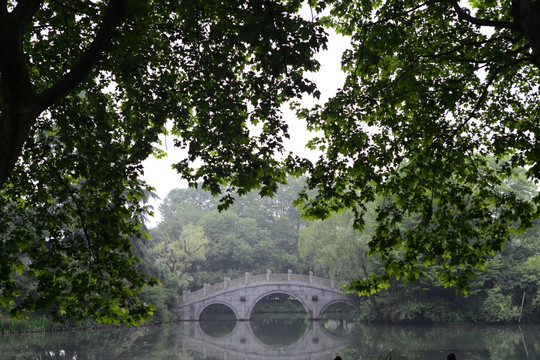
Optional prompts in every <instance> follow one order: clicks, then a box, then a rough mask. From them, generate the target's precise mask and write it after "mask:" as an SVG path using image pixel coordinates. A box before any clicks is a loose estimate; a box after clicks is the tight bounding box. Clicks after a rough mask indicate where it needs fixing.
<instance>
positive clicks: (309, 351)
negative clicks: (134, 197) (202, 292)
mask: <svg viewBox="0 0 540 360" xmlns="http://www.w3.org/2000/svg"><path fill="white" fill-rule="evenodd" d="M390 351H393V353H394V355H396V356H397V359H433V360H439V359H441V360H445V359H446V355H447V354H448V353H449V352H454V353H456V355H457V358H458V359H459V360H463V359H471V360H472V359H501V360H503V359H505V360H513V359H540V326H537V325H535V326H530V325H529V326H521V328H520V327H518V326H490V327H488V326H475V327H453V326H374V325H362V324H351V323H349V322H347V321H346V320H343V319H342V320H337V319H336V320H332V319H326V320H325V321H322V322H309V321H308V320H307V319H305V318H303V317H298V316H293V315H285V316H283V315H276V316H272V317H268V316H261V317H259V318H257V319H255V320H252V321H244V322H236V321H234V320H233V321H204V322H180V323H176V324H167V325H162V326H153V327H139V328H133V329H127V328H126V329H116V330H98V331H77V332H64V333H45V334H44V333H38V334H21V335H9V336H1V335H0V359H9V360H11V359H60V360H64V359H70V360H86V359H92V360H101V359H103V360H105V359H106V360H110V359H177V360H199V359H208V360H214V359H215V360H244V359H245V360H265V359H268V360H270V359H290V360H293V359H294V360H304V359H305V360H308V359H309V360H319V359H320V360H322V359H325V360H332V359H333V358H334V357H335V356H336V355H340V356H341V357H342V358H343V359H344V360H357V359H358V360H359V359H378V358H379V357H380V356H381V355H383V356H384V355H386V354H388V352H390Z"/></svg>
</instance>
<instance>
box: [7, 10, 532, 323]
mask: <svg viewBox="0 0 540 360" xmlns="http://www.w3.org/2000/svg"><path fill="white" fill-rule="evenodd" d="M308 5H309V6H312V7H313V9H312V10H314V11H315V12H322V11H323V9H325V8H326V7H327V6H331V7H330V10H329V15H328V16H326V17H324V18H322V19H304V18H302V17H301V16H300V15H299V14H298V12H299V9H300V6H301V2H300V1H299V0H287V1H277V0H249V1H239V0H232V1H227V2H222V1H215V0H209V1H204V2H197V1H195V2H178V1H173V0H141V1H130V0H109V1H107V2H80V1H74V0H64V1H56V0H55V1H49V0H45V1H38V0H28V1H21V2H12V1H0V49H1V52H0V53H1V54H2V56H0V109H1V113H0V185H1V186H2V187H1V189H0V211H1V212H0V217H1V218H0V301H1V304H3V305H6V304H13V303H14V306H13V307H12V315H14V316H21V314H22V313H23V312H24V311H35V310H40V309H48V310H49V311H50V312H51V314H52V315H53V316H54V317H55V319H58V320H65V319H67V318H69V317H75V318H78V319H82V318H85V317H89V316H91V317H95V318H97V319H99V320H101V321H106V322H119V321H127V322H130V323H136V322H138V321H140V320H142V319H145V318H147V316H148V314H149V313H150V312H151V311H152V308H151V307H149V306H146V305H145V304H144V302H142V301H140V300H139V299H138V298H137V295H136V294H137V292H138V291H139V290H140V289H141V288H142V287H143V286H144V285H145V284H153V283H155V280H154V279H152V278H149V277H147V276H145V275H144V274H143V273H142V271H141V269H140V268H139V267H138V265H137V263H138V260H137V259H136V257H135V256H133V253H132V244H131V242H132V241H135V242H137V241H138V242H139V243H141V242H143V241H142V240H141V238H142V237H144V235H143V231H142V227H141V222H140V218H141V217H144V215H145V213H146V212H147V211H148V210H147V209H146V208H145V206H144V205H142V204H141V202H142V201H143V198H144V196H145V193H146V192H147V191H148V190H149V188H148V186H147V185H146V184H144V183H141V182H140V181H138V180H137V177H138V176H139V175H140V174H141V172H142V167H141V162H142V160H144V159H146V158H147V157H148V156H149V155H150V154H151V153H152V152H153V151H154V149H153V145H152V144H154V143H155V142H157V141H158V135H159V134H166V133H167V131H166V130H165V122H166V121H170V122H171V123H172V130H171V132H170V133H171V134H172V135H174V136H176V140H175V145H176V146H178V147H180V148H182V149H184V150H186V151H187V155H186V158H185V159H182V160H179V161H178V162H177V163H176V164H175V166H174V167H175V169H176V170H178V172H179V173H180V175H181V176H182V177H184V178H185V179H187V180H188V181H190V184H191V185H192V186H201V187H202V188H203V189H206V190H210V192H211V193H212V195H217V194H221V195H222V197H221V200H220V202H219V204H217V205H216V206H217V209H218V210H222V209H224V208H226V207H228V206H231V205H232V204H233V202H234V198H235V196H244V195H246V194H248V193H249V192H250V191H251V190H256V191H257V192H258V194H259V195H262V196H269V197H270V198H272V196H275V195H276V192H277V191H278V189H279V184H284V183H285V182H286V176H287V174H293V175H300V174H303V173H305V174H307V177H308V181H307V187H306V189H305V190H304V191H301V192H300V196H299V199H298V201H297V203H298V204H300V205H301V206H302V209H303V211H304V213H305V215H306V216H308V217H309V218H313V219H327V218H329V217H330V216H331V214H333V213H336V212H341V211H344V210H347V209H350V210H352V212H353V214H354V221H353V226H354V228H355V229H356V230H363V229H365V228H367V224H366V221H367V219H366V218H365V215H366V213H367V212H368V210H369V208H368V206H369V204H372V203H374V202H376V211H375V217H374V218H375V221H376V226H375V227H374V229H373V232H374V236H373V237H372V239H371V241H370V242H369V244H368V246H369V251H368V254H372V255H377V256H378V257H379V258H380V260H381V261H382V262H381V265H382V266H383V268H384V272H380V273H378V274H377V275H374V276H370V277H361V278H360V279H358V281H355V282H353V283H352V284H351V286H350V288H349V290H351V291H357V292H359V293H361V294H370V293H373V292H376V291H377V290H381V289H384V288H387V287H388V285H389V284H390V282H391V281H393V280H392V279H393V278H396V279H401V280H404V281H405V282H407V283H413V282H415V281H416V280H417V279H419V278H420V277H422V276H426V275H428V268H426V266H431V267H430V268H429V269H430V270H429V271H434V274H433V275H435V278H437V279H438V281H440V282H442V283H443V284H445V285H446V286H450V285H453V286H455V287H456V289H457V290H458V291H462V292H467V291H469V290H471V285H470V281H471V278H472V277H473V276H474V274H475V273H476V271H477V270H479V269H484V268H485V267H486V266H487V264H488V259H489V257H490V256H491V255H493V254H494V253H495V252H500V251H501V250H502V249H503V247H504V244H505V243H507V242H508V241H509V240H510V239H511V237H512V236H513V234H515V233H519V232H522V231H523V230H525V229H527V228H530V227H531V226H532V225H533V221H534V219H535V218H537V217H538V210H537V204H538V202H539V201H540V197H539V196H538V193H537V191H536V190H535V191H533V192H532V193H531V196H522V194H519V193H517V192H515V191H507V185H508V184H509V183H512V182H513V181H514V179H515V177H516V176H517V175H519V174H520V172H521V171H522V170H520V169H526V173H527V177H529V178H531V179H533V180H534V181H538V180H539V179H540V163H539V161H538V160H539V155H538V154H540V152H539V151H538V141H537V140H538V139H537V138H538V131H539V127H538V114H539V108H538V106H539V104H540V101H539V100H540V99H539V93H538V80H539V72H538V71H539V67H540V30H539V28H538V24H540V5H539V2H538V1H532V0H515V1H512V2H510V1H499V2H493V1H484V0H474V1H471V8H470V9H466V8H464V7H462V5H461V3H460V2H458V1H457V0H443V1H425V2H418V1H413V0H407V1H403V0H385V1H372V0H368V1H364V0H362V1H360V0H356V1H349V0H346V1H344V0H319V1H309V2H308ZM319 20H320V21H319ZM323 24H324V25H326V26H328V27H331V28H333V29H334V30H335V31H337V32H338V33H341V34H344V35H347V36H350V39H351V45H352V48H351V49H350V50H347V51H346V52H345V53H344V54H343V57H342V68H343V70H344V71H345V72H346V74H347V78H346V80H345V83H344V84H343V86H342V87H341V89H340V90H339V91H338V92H337V94H336V95H335V96H333V97H332V98H330V99H329V100H328V101H327V102H326V103H325V104H323V105H319V106H316V107H315V108H313V109H300V108H299V109H298V115H299V117H301V118H304V119H305V120H306V121H307V124H308V128H309V129H310V130H312V131H315V132H316V134H319V136H318V138H315V139H314V140H313V141H311V142H310V144H309V145H308V146H309V147H310V148H312V149H315V150H318V151H320V152H321V153H322V154H321V156H320V157H319V159H318V160H317V161H316V162H311V161H309V160H306V159H301V158H298V157H296V156H294V155H293V154H289V155H286V154H285V155H284V153H285V150H284V147H283V140H284V139H285V138H287V137H288V136H289V134H288V127H287V124H286V123H285V121H284V120H283V118H282V116H281V112H280V107H281V106H282V105H284V104H286V103H287V101H289V100H291V99H293V98H299V97H301V96H302V94H304V93H308V94H312V95H314V96H315V97H317V96H318V91H316V88H315V85H314V84H313V83H312V82H310V81H309V80H307V79H306V78H305V76H304V75H305V73H306V72H307V71H316V70H317V69H318V63H317V62H316V61H315V59H314V58H313V55H314V53H315V52H316V51H317V50H319V49H321V48H323V47H324V46H325V42H326V35H325V33H324V30H323V27H322V25H323ZM486 29H487V30H489V31H486ZM59 54H61V55H62V56H59ZM158 155H159V156H161V155H163V154H162V153H160V152H159V151H158ZM274 205H276V207H271V209H273V211H274V215H275V216H274V217H273V218H272V217H270V218H269V219H270V220H271V221H270V224H271V226H268V224H264V222H261V221H260V220H261V219H258V220H256V226H257V227H258V228H259V229H261V230H262V231H273V232H274V233H272V235H278V236H279V237H278V238H279V239H280V240H279V241H280V243H281V244H282V245H286V246H285V247H283V250H282V252H279V253H277V254H279V255H282V254H285V253H286V251H289V252H291V251H294V249H293V248H294V244H295V242H294V241H291V242H289V243H288V244H286V241H288V239H293V238H294V231H292V232H291V228H290V227H289V226H290V225H292V224H287V223H282V222H281V219H283V218H284V217H283V216H282V215H281V214H280V213H279V204H274ZM237 215H238V216H240V217H242V216H241V215H240V214H237ZM208 216H211V215H208ZM263 218H267V217H266V216H264V217H263ZM225 220H226V219H225ZM229 220H230V219H229ZM412 220H414V221H412ZM278 224H280V225H279V226H278ZM297 224H300V222H298V223H297ZM252 225H253V222H252V223H251V225H249V226H252ZM246 226H248V225H247V224H246ZM293 229H294V228H293ZM180 230H181V229H180ZM207 230H209V229H204V231H205V233H206V232H207ZM177 236H180V233H178V234H177ZM207 236H209V240H210V241H212V240H211V239H210V236H211V235H208V234H207ZM231 236H232V238H231V239H230V241H233V242H234V246H235V249H238V250H239V251H241V253H242V254H246V253H247V252H246V250H247V249H249V247H250V246H252V243H253V241H254V239H248V238H243V237H242V236H243V233H238V234H233V235H231ZM173 238H176V237H173ZM250 241H251V242H252V243H250ZM265 248H267V247H266V246H263V247H261V250H264V249H265ZM221 250H225V249H224V247H223V246H222V247H221V248H220V251H221ZM362 251H363V250H362ZM244 260H245V264H242V266H244V265H249V264H250V262H251V264H254V263H255V262H254V261H255V260H254V259H253V258H252V259H247V258H246V259H236V262H237V264H236V265H235V268H234V269H233V270H232V271H233V272H238V271H240V264H241V263H242V261H244ZM274 260H276V259H274ZM292 262H294V259H293V258H290V257H289V258H285V259H284V261H283V262H282V264H281V266H285V264H290V263H292ZM15 273H21V274H23V275H24V276H25V277H27V278H29V279H30V280H29V281H28V282H27V283H24V284H23V283H22V282H20V281H19V280H20V279H19V280H16V276H15V275H14V274H15ZM429 275H430V276H431V275H432V274H429ZM528 286H532V284H529V285H528ZM501 289H502V288H501Z"/></svg>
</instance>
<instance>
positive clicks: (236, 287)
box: [178, 270, 352, 321]
mask: <svg viewBox="0 0 540 360" xmlns="http://www.w3.org/2000/svg"><path fill="white" fill-rule="evenodd" d="M273 293H284V294H287V295H290V296H293V297H295V298H296V299H298V301H300V303H301V304H302V305H303V306H304V309H306V313H307V314H308V317H309V319H310V320H318V319H320V318H321V316H322V312H323V311H324V310H325V309H326V308H327V307H328V306H329V305H331V304H333V303H336V302H345V303H352V300H351V298H350V297H348V296H346V295H345V294H344V293H343V291H342V290H341V289H340V288H337V287H336V284H335V283H334V281H333V280H331V279H325V278H320V277H315V276H313V273H312V272H310V274H309V275H300V274H292V271H290V270H289V271H288V272H287V274H272V273H271V271H270V270H267V271H266V274H260V275H251V274H249V273H246V274H245V276H244V277H241V278H237V279H232V280H231V279H230V278H225V279H224V281H223V282H222V283H218V284H215V285H209V284H204V286H203V288H202V289H200V290H197V291H194V292H184V294H183V296H182V299H181V303H180V305H179V306H178V310H179V314H180V320H192V321H197V320H199V317H200V314H201V313H202V311H203V309H205V308H206V307H208V306H209V305H210V304H214V303H221V304H224V305H226V306H228V307H230V308H231V309H232V311H233V313H234V314H235V316H236V319H237V320H249V319H250V317H251V314H252V311H253V307H254V306H255V304H256V303H258V302H259V301H260V300H261V299H262V298H263V297H265V296H268V295H270V294H273Z"/></svg>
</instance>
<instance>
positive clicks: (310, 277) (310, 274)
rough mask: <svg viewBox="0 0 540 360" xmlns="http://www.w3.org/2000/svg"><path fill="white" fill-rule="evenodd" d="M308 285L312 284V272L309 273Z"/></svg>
mask: <svg viewBox="0 0 540 360" xmlns="http://www.w3.org/2000/svg"><path fill="white" fill-rule="evenodd" d="M309 283H310V284H313V271H310V272H309Z"/></svg>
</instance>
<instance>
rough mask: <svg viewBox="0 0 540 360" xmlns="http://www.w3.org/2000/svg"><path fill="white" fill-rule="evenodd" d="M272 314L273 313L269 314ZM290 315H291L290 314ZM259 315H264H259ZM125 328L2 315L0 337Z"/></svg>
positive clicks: (150, 323) (468, 324)
mask: <svg viewBox="0 0 540 360" xmlns="http://www.w3.org/2000/svg"><path fill="white" fill-rule="evenodd" d="M269 313H272V312H269ZM288 314H289V315H290V313H288ZM258 315H262V314H261V313H259V314H258ZM180 321H181V320H169V321H166V322H159V321H147V322H144V323H141V324H139V325H138V326H134V327H147V326H155V325H160V324H165V323H175V322H180ZM374 324H377V325H385V324H387V325H403V324H402V323H389V322H374ZM534 324H535V323H526V324H523V323H518V322H500V323H489V322H456V323H422V322H417V323H408V324H407V325H412V326H414V325H418V326H426V325H433V326H457V327H475V326H486V325H490V326H498V325H500V326H508V325H517V326H520V325H534ZM124 327H133V326H128V325H122V324H113V325H107V324H102V323H98V322H97V321H94V320H90V319H87V320H83V321H81V322H78V323H77V322H75V321H69V322H66V323H64V324H62V323H57V322H54V321H53V320H52V319H51V318H50V317H47V316H35V315H31V316H26V317H24V318H22V319H11V318H9V317H8V316H6V315H2V314H0V335H1V336H5V335H17V334H28V333H45V332H69V331H86V330H107V329H116V328H124Z"/></svg>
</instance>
